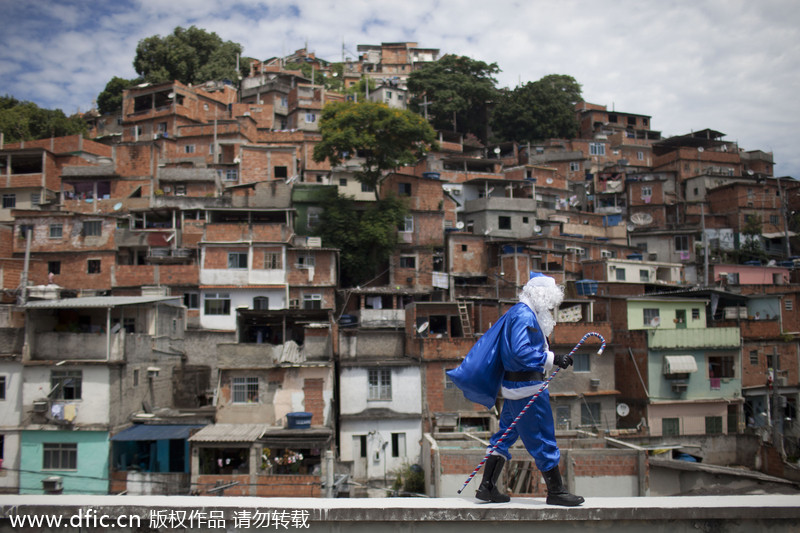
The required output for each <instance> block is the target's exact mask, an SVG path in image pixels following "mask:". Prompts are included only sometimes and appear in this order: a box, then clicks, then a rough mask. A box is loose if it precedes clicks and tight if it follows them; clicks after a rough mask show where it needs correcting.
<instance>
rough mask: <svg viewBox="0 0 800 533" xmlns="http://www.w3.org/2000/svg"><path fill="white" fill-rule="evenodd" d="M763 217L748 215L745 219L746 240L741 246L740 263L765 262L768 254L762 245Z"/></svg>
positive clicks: (743, 230)
mask: <svg viewBox="0 0 800 533" xmlns="http://www.w3.org/2000/svg"><path fill="white" fill-rule="evenodd" d="M762 226H763V224H762V221H761V217H760V216H758V215H748V216H747V217H745V224H744V227H742V234H743V235H744V240H743V241H742V243H741V245H740V246H739V261H740V262H744V261H755V260H758V261H762V262H763V261H765V260H766V259H767V253H766V252H765V251H764V248H763V246H762V245H761V240H760V239H759V237H760V236H761V232H762V230H763V227H762Z"/></svg>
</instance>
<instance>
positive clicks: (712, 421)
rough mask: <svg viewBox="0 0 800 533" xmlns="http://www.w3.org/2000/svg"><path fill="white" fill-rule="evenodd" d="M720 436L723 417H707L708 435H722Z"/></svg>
mask: <svg viewBox="0 0 800 533" xmlns="http://www.w3.org/2000/svg"><path fill="white" fill-rule="evenodd" d="M720 434H722V417H721V416H707V417H706V435H720Z"/></svg>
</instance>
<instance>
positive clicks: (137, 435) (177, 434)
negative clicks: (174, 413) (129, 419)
mask: <svg viewBox="0 0 800 533" xmlns="http://www.w3.org/2000/svg"><path fill="white" fill-rule="evenodd" d="M202 427H203V426H199V425H195V426H186V425H168V424H166V425H160V424H136V425H134V426H131V427H129V428H128V429H123V430H122V431H120V432H119V433H117V434H116V435H114V436H113V437H111V440H113V441H128V440H184V439H188V438H189V435H190V434H191V433H192V430H195V429H200V428H202Z"/></svg>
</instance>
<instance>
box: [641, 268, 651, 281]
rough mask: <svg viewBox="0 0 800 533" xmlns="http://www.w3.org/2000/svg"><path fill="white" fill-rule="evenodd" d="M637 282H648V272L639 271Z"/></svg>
mask: <svg viewBox="0 0 800 533" xmlns="http://www.w3.org/2000/svg"><path fill="white" fill-rule="evenodd" d="M639 281H642V282H645V283H646V282H648V281H650V271H649V270H648V269H646V268H642V269H639Z"/></svg>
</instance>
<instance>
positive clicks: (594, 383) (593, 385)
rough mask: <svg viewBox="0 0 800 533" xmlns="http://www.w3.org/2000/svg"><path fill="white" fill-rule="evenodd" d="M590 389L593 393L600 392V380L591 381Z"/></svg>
mask: <svg viewBox="0 0 800 533" xmlns="http://www.w3.org/2000/svg"><path fill="white" fill-rule="evenodd" d="M589 388H590V389H591V390H593V391H596V390H598V389H599V388H600V380H599V379H591V380H589Z"/></svg>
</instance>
